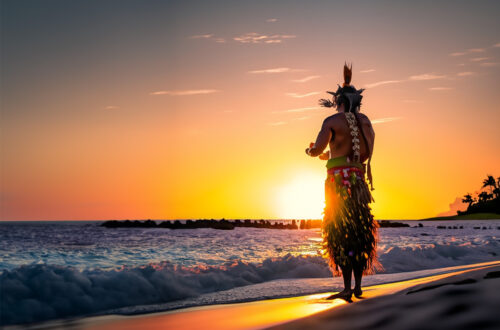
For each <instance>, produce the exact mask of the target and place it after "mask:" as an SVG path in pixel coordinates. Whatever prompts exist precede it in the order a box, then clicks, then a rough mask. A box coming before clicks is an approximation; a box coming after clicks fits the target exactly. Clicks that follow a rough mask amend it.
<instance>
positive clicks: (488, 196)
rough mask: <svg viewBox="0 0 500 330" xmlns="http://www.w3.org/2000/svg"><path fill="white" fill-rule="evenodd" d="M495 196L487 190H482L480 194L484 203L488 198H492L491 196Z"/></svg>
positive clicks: (480, 198)
mask: <svg viewBox="0 0 500 330" xmlns="http://www.w3.org/2000/svg"><path fill="white" fill-rule="evenodd" d="M491 196H493V195H491V194H488V193H487V192H486V191H482V192H481V193H480V194H479V196H478V197H479V201H480V202H482V203H484V202H486V201H487V200H488V199H490V197H491Z"/></svg>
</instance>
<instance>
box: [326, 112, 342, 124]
mask: <svg viewBox="0 0 500 330" xmlns="http://www.w3.org/2000/svg"><path fill="white" fill-rule="evenodd" d="M343 115H344V114H343V113H341V112H339V113H334V114H333V115H331V116H329V117H326V118H325V120H324V122H325V123H331V122H335V121H338V120H339V119H340V118H341V117H343Z"/></svg>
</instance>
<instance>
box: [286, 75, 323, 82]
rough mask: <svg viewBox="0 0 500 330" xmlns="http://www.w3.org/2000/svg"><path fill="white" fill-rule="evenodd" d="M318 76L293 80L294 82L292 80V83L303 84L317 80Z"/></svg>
mask: <svg viewBox="0 0 500 330" xmlns="http://www.w3.org/2000/svg"><path fill="white" fill-rule="evenodd" d="M319 77H320V76H307V77H304V78H302V79H295V80H292V81H293V82H296V83H305V82H308V81H310V80H313V79H316V78H319Z"/></svg>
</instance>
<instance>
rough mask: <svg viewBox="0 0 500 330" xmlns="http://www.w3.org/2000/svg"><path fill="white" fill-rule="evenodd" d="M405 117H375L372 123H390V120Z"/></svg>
mask: <svg viewBox="0 0 500 330" xmlns="http://www.w3.org/2000/svg"><path fill="white" fill-rule="evenodd" d="M402 118H403V117H387V118H379V119H374V120H372V124H382V123H388V122H390V121H395V120H399V119H402Z"/></svg>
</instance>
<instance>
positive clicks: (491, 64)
mask: <svg viewBox="0 0 500 330" xmlns="http://www.w3.org/2000/svg"><path fill="white" fill-rule="evenodd" d="M479 65H480V66H486V67H492V66H498V63H497V62H483V63H481V64H479Z"/></svg>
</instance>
